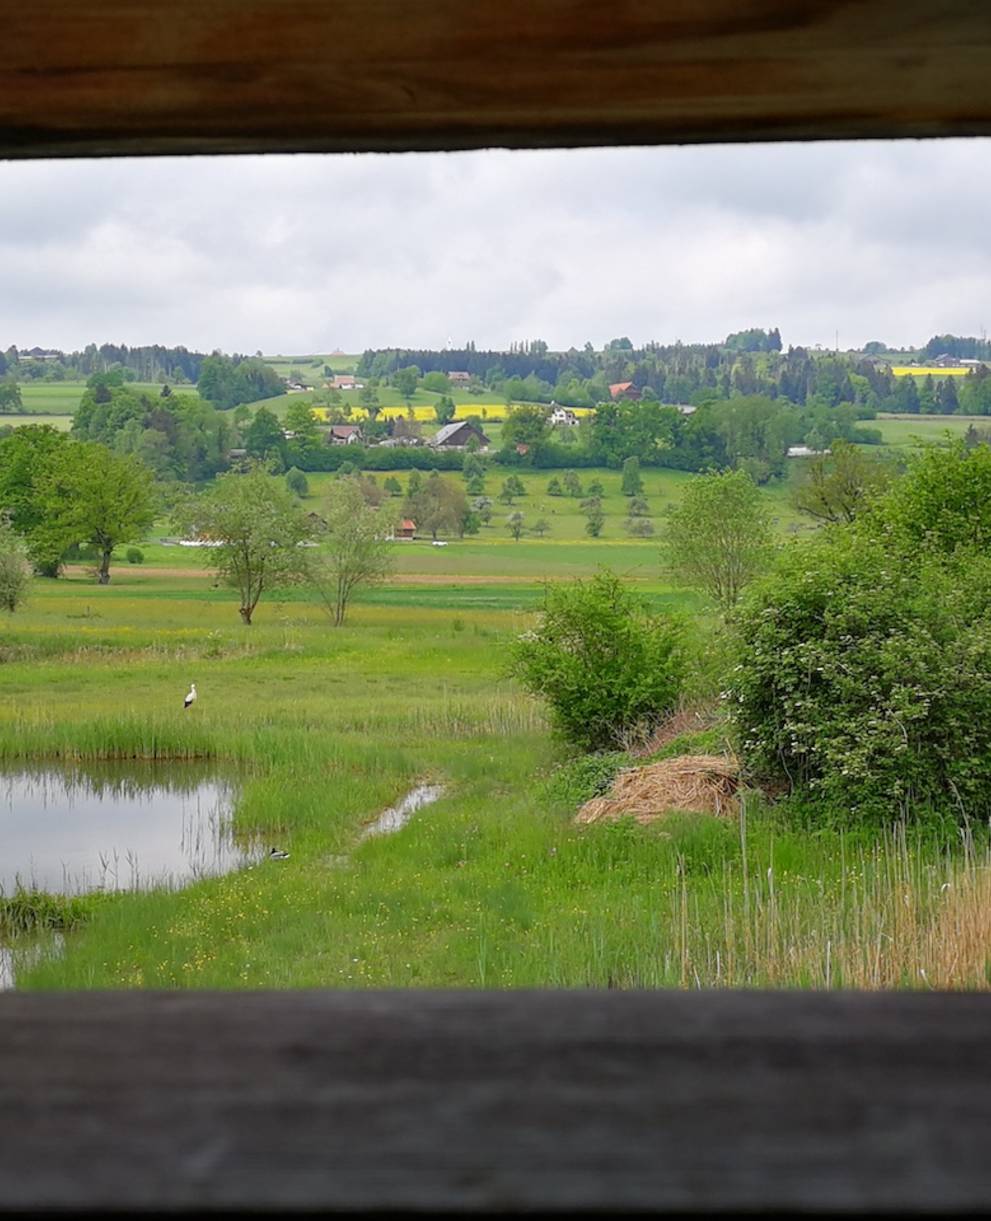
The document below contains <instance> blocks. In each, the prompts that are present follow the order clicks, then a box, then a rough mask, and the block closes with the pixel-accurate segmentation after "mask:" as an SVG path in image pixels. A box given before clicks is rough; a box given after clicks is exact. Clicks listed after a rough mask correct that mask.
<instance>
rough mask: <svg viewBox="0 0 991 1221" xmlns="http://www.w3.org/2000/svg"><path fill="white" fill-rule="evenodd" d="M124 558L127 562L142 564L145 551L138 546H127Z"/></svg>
mask: <svg viewBox="0 0 991 1221" xmlns="http://www.w3.org/2000/svg"><path fill="white" fill-rule="evenodd" d="M124 558H125V559H126V560H127V562H128V563H129V564H143V563H144V562H145V553H144V552H143V551H142V550H141V548H140V547H128V549H127V551H126V552H125V553H124Z"/></svg>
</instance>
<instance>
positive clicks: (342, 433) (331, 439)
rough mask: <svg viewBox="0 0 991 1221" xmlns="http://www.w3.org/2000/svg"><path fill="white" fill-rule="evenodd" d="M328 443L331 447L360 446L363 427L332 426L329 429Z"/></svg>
mask: <svg viewBox="0 0 991 1221" xmlns="http://www.w3.org/2000/svg"><path fill="white" fill-rule="evenodd" d="M327 442H328V444H330V445H359V444H360V443H361V426H360V425H358V424H331V426H330V427H329V428H328V429H327Z"/></svg>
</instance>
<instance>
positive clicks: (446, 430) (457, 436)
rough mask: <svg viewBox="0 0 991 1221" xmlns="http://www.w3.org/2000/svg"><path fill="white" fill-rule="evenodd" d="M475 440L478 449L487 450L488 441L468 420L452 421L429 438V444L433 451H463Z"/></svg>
mask: <svg viewBox="0 0 991 1221" xmlns="http://www.w3.org/2000/svg"><path fill="white" fill-rule="evenodd" d="M472 438H474V439H475V441H476V442H477V443H478V448H479V449H487V448H488V446H489V439H488V437H487V436H486V435H485V433H484V432H482V430H481V429H480V428H479V427H478V426H477V425H476V424H472V423H471V421H470V420H452V421H451V423H450V424H445V425H444V426H443V428H439V429H438V430H437V432H436V433H435V434H434V435H433V436H432V437H431V438H430V444H431V445H432V446H434V448H435V449H464V448H465V447H466V446H467V445H468V443H469V442H470V441H471V440H472Z"/></svg>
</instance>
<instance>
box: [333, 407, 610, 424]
mask: <svg viewBox="0 0 991 1221" xmlns="http://www.w3.org/2000/svg"><path fill="white" fill-rule="evenodd" d="M410 410H412V413H413V419H415V420H417V421H418V422H419V423H421V424H435V423H436V422H437V413H436V412H435V411H434V409H433V407H432V406H430V407H413V408H411V409H408V408H406V407H383V408H382V409H381V410H380V411H379V419H382V420H401V419H403V418H404V417H405V418H407V419H408V418H409V413H410ZM507 411H508V408H506V407H504V406H501V405H500V404H499V403H482V404H479V403H458V404H457V406H456V412H455V418H456V419H459V420H463V419H464V418H465V416H469V415H477V416H479V417H480V418H481V419H483V420H491V421H492V422H493V423H495V422H496V421H498V420H504V419H505V418H506V413H507ZM574 411H575V415H576V416H579V417H582V416H590V415H594V411H593V409H592V408H591V407H576V408H575V409H574ZM313 414H314V416H316V418H317V419H318V420H323V421H326V420H327V419H329V417H330V411H329V409H328V408H326V407H314V408H313ZM367 414H368V413H367V412H366V411H365V409H364V407H358V406H355V407H352V408H351V415H350V417H349V418H350V419H352V420H363V419H365V418H366V416H367Z"/></svg>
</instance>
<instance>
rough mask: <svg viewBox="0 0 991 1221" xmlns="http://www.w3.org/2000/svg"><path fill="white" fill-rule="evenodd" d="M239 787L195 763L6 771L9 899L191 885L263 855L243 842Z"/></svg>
mask: <svg viewBox="0 0 991 1221" xmlns="http://www.w3.org/2000/svg"><path fill="white" fill-rule="evenodd" d="M235 791H236V790H235V788H234V785H233V783H232V782H231V781H230V780H228V779H226V778H224V777H222V776H220V775H218V774H217V772H216V771H215V770H213V769H211V768H209V767H208V766H204V765H200V764H192V763H139V764H110V763H108V764H100V765H87V766H80V767H66V768H56V767H44V768H40V767H33V768H17V769H9V770H5V771H2V772H0V893H3V894H7V895H9V894H11V893H12V892H13V891H14V890H16V889H17V888H18V886H22V887H24V888H26V889H35V888H37V889H39V890H46V891H51V892H54V893H59V894H80V893H82V892H84V891H90V890H137V889H140V888H143V887H148V886H156V885H163V884H164V885H172V886H182V885H184V884H185V883H188V882H190V881H193V880H195V879H196V878H200V877H207V876H210V875H214V874H219V873H226V872H228V871H229V870H231V869H236V868H237V867H238V866H240V865H243V864H246V863H247V862H249V861H252V860H255V859H257V857H258V855H259V852H258V850H257V848H256V847H255V845H253V844H251V843H249V842H238V841H237V840H236V839H235V837H234V835H233V832H232V828H231V821H230V813H231V809H232V807H233V803H234V796H235Z"/></svg>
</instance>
